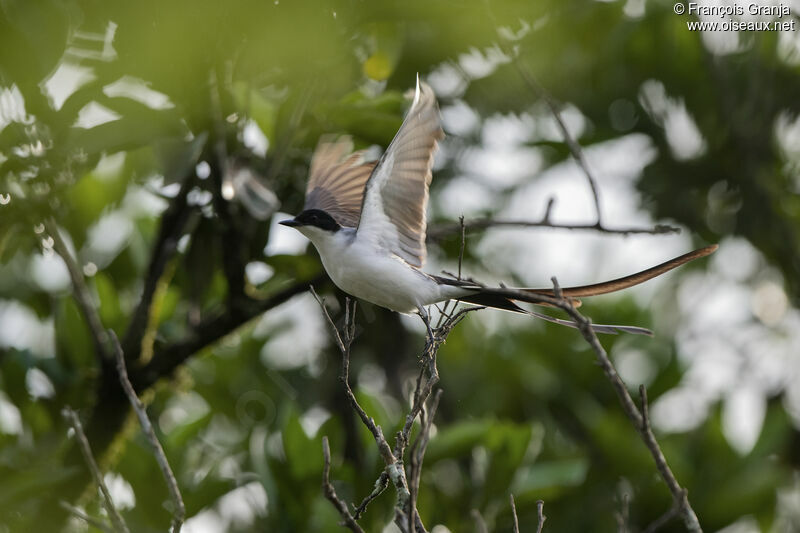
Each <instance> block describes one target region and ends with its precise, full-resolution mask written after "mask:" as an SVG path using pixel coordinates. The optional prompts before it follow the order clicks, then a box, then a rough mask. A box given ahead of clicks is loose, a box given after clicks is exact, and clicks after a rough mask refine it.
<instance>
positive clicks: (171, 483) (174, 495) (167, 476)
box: [108, 330, 186, 533]
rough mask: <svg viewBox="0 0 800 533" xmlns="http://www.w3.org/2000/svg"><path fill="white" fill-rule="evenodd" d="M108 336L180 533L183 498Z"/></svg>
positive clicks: (122, 358)
mask: <svg viewBox="0 0 800 533" xmlns="http://www.w3.org/2000/svg"><path fill="white" fill-rule="evenodd" d="M108 334H109V337H111V341H112V343H113V346H114V355H115V356H116V359H117V372H118V373H119V381H120V383H121V384H122V388H123V389H125V394H126V395H127V396H128V400H130V402H131V406H132V407H133V410H134V411H136V416H137V417H138V418H139V423H140V424H141V426H142V430H143V431H144V434H145V436H146V437H147V440H148V441H149V443H150V448H151V449H152V451H153V455H154V456H155V458H156V462H157V463H158V466H159V468H160V469H161V475H162V476H164V481H166V483H167V488H168V489H169V495H170V498H171V499H172V504H173V505H174V506H175V509H173V517H172V528H171V531H172V533H180V531H181V526H182V525H183V520H184V518H185V517H186V507H185V506H184V505H183V497H182V496H181V491H180V489H178V481H177V480H176V479H175V474H173V473H172V469H171V468H170V467H169V462H168V461H167V456H166V455H165V454H164V448H162V447H161V443H160V442H159V441H158V437H156V433H155V431H153V425H152V424H151V423H150V419H149V418H148V417H147V412H146V411H145V408H144V405H142V402H141V400H139V397H138V396H137V395H136V391H134V390H133V385H131V382H130V380H129V379H128V371H127V369H126V368H125V354H124V353H123V351H122V346H120V344H119V340H118V339H117V336H116V335H115V334H114V332H113V331H112V330H109V331H108Z"/></svg>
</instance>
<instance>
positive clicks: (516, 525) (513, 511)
mask: <svg viewBox="0 0 800 533" xmlns="http://www.w3.org/2000/svg"><path fill="white" fill-rule="evenodd" d="M508 501H509V503H510V504H511V519H512V520H513V522H512V528H511V531H512V532H513V533H519V518H517V504H516V503H514V495H513V494H509V495H508ZM540 501H541V500H540Z"/></svg>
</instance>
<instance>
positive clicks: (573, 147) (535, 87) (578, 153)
mask: <svg viewBox="0 0 800 533" xmlns="http://www.w3.org/2000/svg"><path fill="white" fill-rule="evenodd" d="M506 50H507V52H506V53H507V54H508V55H509V57H511V61H512V62H513V63H514V67H516V69H517V72H519V75H520V77H521V78H522V79H523V80H524V81H525V83H526V84H527V85H528V87H530V88H531V90H532V91H533V92H534V93H535V94H536V96H538V97H539V98H541V99H542V100H544V102H545V104H546V105H547V108H548V109H549V110H550V113H551V114H552V115H553V118H554V119H555V120H556V124H557V125H558V129H559V130H561V134H562V135H563V136H564V142H565V143H566V145H567V147H568V148H569V151H570V152H571V153H572V157H574V158H575V161H576V162H577V163H578V165H579V166H580V167H581V169H582V170H583V173H584V175H585V176H586V180H587V181H588V182H589V188H590V189H591V190H592V197H593V198H594V208H595V211H596V214H597V227H598V228H601V227H603V211H602V209H600V190H599V189H598V188H597V179H596V178H595V177H594V175H593V173H592V171H591V170H590V169H589V163H588V162H587V161H586V156H584V154H583V149H582V148H581V145H580V144H578V142H577V141H576V140H575V139H574V138H573V137H572V134H570V132H569V129H567V124H566V123H565V122H564V119H563V118H562V117H561V111H560V110H559V109H558V106H557V105H556V103H555V100H553V98H552V97H551V96H550V94H549V93H548V92H547V91H546V90H545V88H544V87H543V86H542V85H540V84H539V82H538V81H537V80H536V78H534V77H533V74H531V73H530V72H529V71H528V70H527V69H526V68H525V66H524V65H522V63H521V62H520V60H519V56H518V55H517V54H515V53H513V51H511V50H508V49H507V48H506Z"/></svg>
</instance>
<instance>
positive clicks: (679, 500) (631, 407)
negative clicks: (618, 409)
mask: <svg viewBox="0 0 800 533" xmlns="http://www.w3.org/2000/svg"><path fill="white" fill-rule="evenodd" d="M553 283H554V290H555V289H557V288H558V282H557V280H555V278H553ZM556 305H557V306H558V307H560V308H561V309H563V310H564V311H565V312H566V313H567V314H569V315H570V317H572V319H573V320H574V321H575V323H576V325H577V326H578V330H579V331H580V332H581V334H582V335H583V338H584V339H585V340H586V342H587V343H589V346H590V347H591V348H592V351H594V353H595V356H596V358H597V361H598V363H599V364H600V367H601V368H602V369H603V372H604V373H605V375H606V377H607V378H608V380H609V381H610V382H611V385H612V386H613V387H614V390H615V392H616V393H617V397H618V398H619V400H620V403H621V404H622V409H623V410H624V411H625V414H626V415H627V416H628V419H629V420H630V421H631V423H632V424H633V426H634V427H635V428H636V431H637V432H638V433H639V436H640V437H641V439H642V441H643V442H644V444H645V446H647V449H648V450H649V451H650V455H652V457H653V460H654V461H655V463H656V468H657V469H658V472H659V474H660V475H661V478H662V479H663V480H664V483H666V485H667V487H668V488H669V490H670V492H671V493H672V498H673V501H674V502H675V504H676V505H678V506H679V509H680V511H681V513H682V515H683V521H684V524H685V525H686V528H687V529H688V530H689V531H692V532H700V531H702V528H701V527H700V522H699V520H698V519H697V515H696V514H695V512H694V509H692V506H691V504H690V503H689V500H688V498H687V493H686V490H685V489H683V488H682V487H681V486H680V484H679V483H678V480H677V479H676V478H675V474H673V472H672V469H671V468H670V467H669V464H667V460H666V458H665V457H664V452H662V451H661V447H660V446H659V444H658V441H657V440H656V437H655V435H654V434H653V430H652V428H651V427H650V419H649V414H648V410H647V408H646V405H647V392H646V390H645V388H644V386H642V387H640V389H639V391H640V393H641V395H642V406H643V408H642V409H643V410H642V412H640V411H639V409H638V408H637V407H636V404H635V403H634V401H633V399H632V398H631V395H630V393H629V392H628V388H627V387H626V386H625V383H624V382H623V381H622V378H620V376H619V374H618V373H617V370H616V368H614V365H613V363H612V362H611V360H610V359H609V358H608V354H607V353H606V351H605V349H604V348H603V346H602V345H601V344H600V341H599V340H598V338H597V335H595V332H594V330H592V326H591V322H590V321H589V320H588V319H587V318H586V317H584V316H583V315H582V314H580V313H579V312H578V310H577V309H575V307H574V306H573V305H572V302H571V301H569V299H563V298H562V299H560V300H558V303H557V304H556Z"/></svg>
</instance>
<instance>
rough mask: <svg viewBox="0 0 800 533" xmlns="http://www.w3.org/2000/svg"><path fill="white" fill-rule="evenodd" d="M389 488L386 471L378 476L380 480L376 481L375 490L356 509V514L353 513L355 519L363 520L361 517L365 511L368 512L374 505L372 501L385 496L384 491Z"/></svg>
mask: <svg viewBox="0 0 800 533" xmlns="http://www.w3.org/2000/svg"><path fill="white" fill-rule="evenodd" d="M388 486H389V474H387V473H386V470H384V471H383V472H381V475H380V476H378V479H376V480H375V488H374V489H373V490H372V492H370V493H369V495H368V496H367V497H366V498H364V500H363V501H362V502H361V503H360V504H359V505H358V507H356V510H355V513H353V518H355V519H356V520H358V519H359V518H361V515H362V514H364V511H366V510H367V506H368V505H369V504H370V503H372V500H374V499H375V498H377V497H378V496H380V495H381V494H383V491H385V490H386V487H388Z"/></svg>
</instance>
